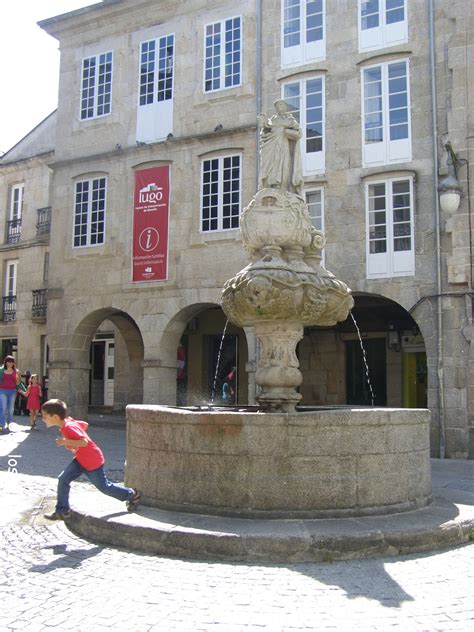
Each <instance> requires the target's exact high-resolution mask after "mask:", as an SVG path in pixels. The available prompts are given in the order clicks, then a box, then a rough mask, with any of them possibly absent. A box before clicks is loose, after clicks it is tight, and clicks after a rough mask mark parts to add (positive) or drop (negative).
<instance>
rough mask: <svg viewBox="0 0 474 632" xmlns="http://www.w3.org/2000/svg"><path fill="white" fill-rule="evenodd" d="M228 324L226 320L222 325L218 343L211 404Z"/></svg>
mask: <svg viewBox="0 0 474 632" xmlns="http://www.w3.org/2000/svg"><path fill="white" fill-rule="evenodd" d="M228 324H229V321H228V320H227V321H226V323H225V326H224V331H223V332H222V338H221V344H220V345H219V353H218V354H217V362H216V372H215V373H214V382H213V383H212V391H211V406H213V404H214V398H215V396H216V382H217V376H218V374H219V366H220V363H221V353H222V345H223V344H224V338H225V332H226V329H227V325H228Z"/></svg>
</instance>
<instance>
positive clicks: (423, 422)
mask: <svg viewBox="0 0 474 632" xmlns="http://www.w3.org/2000/svg"><path fill="white" fill-rule="evenodd" d="M429 422H430V412H429V411H428V410H425V409H394V408H349V407H343V408H331V409H324V408H321V409H315V410H302V411H299V412H292V413H280V412H277V413H268V412H266V413H262V412H259V411H256V410H255V409H254V408H249V409H248V410H244V409H241V410H235V409H229V410H223V409H222V408H221V409H218V410H209V409H207V410H203V409H196V408H188V409H187V408H174V407H166V406H147V405H141V406H140V405H133V406H128V407H127V463H126V468H125V482H126V484H127V485H129V486H131V487H137V488H139V489H140V490H141V491H142V494H143V502H144V504H145V505H149V506H152V507H158V508H161V509H174V510H179V511H186V512H197V513H205V514H210V515H220V516H233V517H237V516H238V517H262V518H263V517H265V518H272V517H274V518H285V517H288V518H293V517H307V518H328V517H329V518H330V517H345V516H347V517H349V516H364V515H375V514H387V513H393V512H400V511H408V510H412V509H417V508H420V507H424V506H426V505H428V504H429V503H430V502H431V469H430V447H429Z"/></svg>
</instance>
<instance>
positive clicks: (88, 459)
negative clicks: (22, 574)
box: [41, 399, 140, 520]
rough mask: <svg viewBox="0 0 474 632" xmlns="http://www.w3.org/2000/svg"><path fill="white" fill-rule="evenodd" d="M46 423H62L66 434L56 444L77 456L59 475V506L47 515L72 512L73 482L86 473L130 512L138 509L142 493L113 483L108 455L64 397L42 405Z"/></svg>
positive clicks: (61, 517) (58, 516)
mask: <svg viewBox="0 0 474 632" xmlns="http://www.w3.org/2000/svg"><path fill="white" fill-rule="evenodd" d="M41 413H42V416H43V421H44V423H45V424H46V425H47V426H48V428H51V426H58V428H59V432H60V433H61V434H62V437H59V438H58V439H56V445H58V446H63V447H65V448H67V449H68V450H70V451H71V452H72V453H73V454H74V459H73V460H72V461H71V463H69V465H68V466H67V467H66V468H65V469H64V471H62V472H61V474H60V475H59V476H58V498H57V502H56V509H55V511H54V512H53V513H52V514H48V515H45V518H47V519H48V520H64V519H65V518H69V516H70V515H71V508H70V506H69V491H70V489H71V483H72V481H75V480H76V478H79V476H81V474H85V475H86V476H87V478H88V479H89V480H90V482H91V483H92V484H93V485H95V486H96V487H97V489H98V490H99V491H101V492H103V493H104V494H107V495H108V496H112V497H113V498H117V500H123V501H125V502H126V503H127V509H128V511H135V509H136V508H137V507H138V504H139V502H140V492H139V491H138V490H136V489H131V488H130V487H123V486H122V485H117V484H115V483H111V482H110V481H109V480H108V478H107V476H106V475H105V472H104V462H105V459H104V455H103V454H102V450H101V449H100V448H99V446H98V445H96V444H95V443H94V442H93V441H92V439H91V438H90V437H89V435H88V434H87V432H86V430H87V428H88V427H89V424H88V423H87V422H86V421H76V420H75V419H73V418H72V417H68V416H67V407H66V404H65V403H64V402H62V401H61V400H60V399H50V400H48V401H47V402H45V403H44V404H43V406H42V407H41Z"/></svg>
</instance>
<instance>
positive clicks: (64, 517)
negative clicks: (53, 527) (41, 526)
mask: <svg viewBox="0 0 474 632" xmlns="http://www.w3.org/2000/svg"><path fill="white" fill-rule="evenodd" d="M44 517H45V518H46V520H67V519H68V518H70V517H71V512H70V511H65V512H64V513H59V511H53V513H50V514H44Z"/></svg>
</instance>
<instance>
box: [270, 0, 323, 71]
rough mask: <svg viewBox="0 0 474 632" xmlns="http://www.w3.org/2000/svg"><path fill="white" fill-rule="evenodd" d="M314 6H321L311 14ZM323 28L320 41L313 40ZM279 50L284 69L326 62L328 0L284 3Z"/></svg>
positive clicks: (283, 0)
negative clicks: (314, 34) (315, 32)
mask: <svg viewBox="0 0 474 632" xmlns="http://www.w3.org/2000/svg"><path fill="white" fill-rule="evenodd" d="M315 4H317V5H319V6H317V7H315V8H316V9H317V10H316V12H315V13H313V14H311V13H310V11H311V5H315ZM319 16H321V17H319ZM320 29H321V30H322V37H321V39H316V40H313V41H310V40H311V33H312V32H314V31H318V32H319V30H320ZM280 50H281V66H282V68H288V67H291V66H298V65H300V64H305V63H308V62H312V61H321V60H323V59H326V0H317V2H314V0H313V1H312V0H281V43H280Z"/></svg>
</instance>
